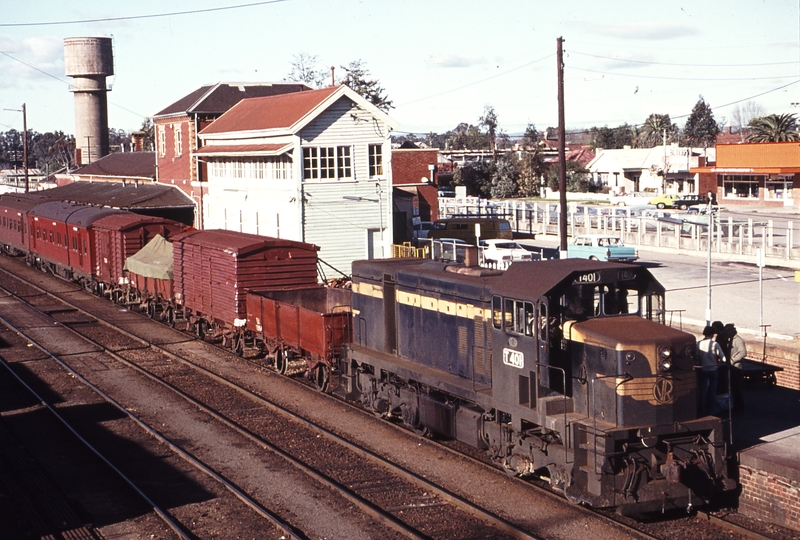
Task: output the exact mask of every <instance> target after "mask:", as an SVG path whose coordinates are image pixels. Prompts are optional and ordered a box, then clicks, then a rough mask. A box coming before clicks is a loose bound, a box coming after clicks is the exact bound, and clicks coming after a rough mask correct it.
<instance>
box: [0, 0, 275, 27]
mask: <svg viewBox="0 0 800 540" xmlns="http://www.w3.org/2000/svg"><path fill="white" fill-rule="evenodd" d="M288 1H289V0H264V1H263V2H252V3H249V4H238V5H235V6H223V7H216V8H205V9H192V10H187V11H175V12H172V13H153V14H150V15H129V16H123V17H103V18H100V19H77V20H72V21H44V22H30V23H0V28H11V27H22V26H56V25H64V24H90V23H99V22H111V21H132V20H136V19H155V18H158V17H174V16H177V15H192V14H196V13H211V12H214V11H225V10H229V9H241V8H248V7H254V6H263V5H267V4H278V3H281V2H288Z"/></svg>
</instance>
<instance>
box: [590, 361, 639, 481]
mask: <svg viewBox="0 0 800 540" xmlns="http://www.w3.org/2000/svg"><path fill="white" fill-rule="evenodd" d="M612 378H613V379H619V378H622V379H623V380H622V381H621V382H619V383H617V384H616V385H614V388H615V389H616V387H618V386H619V385H620V384H623V383H626V382H628V381H632V380H633V377H632V376H631V375H629V374H627V373H622V374H615V375H600V376H599V377H593V378H592V379H589V381H590V383H591V387H592V403H591V413H592V422H593V425H592V440H593V443H594V452H593V455H594V456H595V458H594V464H593V467H594V472H595V474H600V473H601V472H602V471H598V470H597V411H595V403H596V399H595V392H594V391H595V388H597V386H595V384H594V383H595V381H599V380H600V379H612ZM614 416H615V417H616V418H617V419H619V411H617V400H616V399H615V400H614ZM603 457H604V458H605V457H607V454H606V452H605V450H603Z"/></svg>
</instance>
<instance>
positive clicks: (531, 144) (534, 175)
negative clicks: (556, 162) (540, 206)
mask: <svg viewBox="0 0 800 540" xmlns="http://www.w3.org/2000/svg"><path fill="white" fill-rule="evenodd" d="M541 136H542V134H541V133H540V132H539V130H537V129H536V126H535V125H533V124H532V123H528V126H527V127H526V128H525V133H524V134H523V135H522V139H520V143H521V146H522V150H521V152H520V158H519V163H518V168H519V175H518V177H517V193H518V194H519V195H520V196H521V197H535V196H538V195H539V194H540V190H539V188H540V186H541V182H542V178H543V176H544V173H545V169H546V167H545V163H544V155H543V154H542V148H541V147H540V146H539V139H540V138H541Z"/></svg>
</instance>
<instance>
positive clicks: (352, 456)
mask: <svg viewBox="0 0 800 540" xmlns="http://www.w3.org/2000/svg"><path fill="white" fill-rule="evenodd" d="M28 286H30V284H28ZM7 292H8V293H9V294H11V292H10V291H7ZM37 293H38V294H37V295H36V296H39V295H40V294H47V293H45V292H44V291H37ZM16 298H18V299H19V301H22V297H21V296H16ZM49 298H50V299H51V300H55V299H56V297H55V296H50V297H49ZM40 301H41V299H40V298H39V299H37V300H36V301H35V302H33V303H39V302H40ZM26 303H27V305H28V306H29V307H31V308H32V307H33V305H32V304H33V303H31V302H26ZM41 308H42V311H43V312H45V313H48V314H50V315H53V316H54V317H55V318H56V320H58V319H63V320H64V321H66V323H65V324H64V325H63V327H64V328H71V331H73V332H76V333H78V334H80V335H81V336H82V337H83V339H85V340H86V341H87V342H88V343H90V344H91V345H93V346H94V347H95V348H96V349H97V350H100V351H102V352H103V354H104V355H108V356H110V357H112V358H113V359H114V360H115V361H117V362H121V363H123V364H125V365H126V366H127V367H129V368H132V369H135V370H136V371H137V372H138V373H139V374H142V375H145V376H146V377H148V378H149V379H150V380H151V381H154V382H156V383H158V384H160V385H162V386H163V387H165V388H169V390H170V391H172V392H174V393H176V394H177V395H179V396H180V397H181V398H182V399H184V400H185V401H186V402H188V403H189V404H191V405H192V406H194V407H196V408H197V409H199V410H202V411H203V412H204V413H206V414H208V415H210V416H212V417H213V418H214V419H215V420H216V421H217V422H220V423H222V424H224V425H225V426H226V427H228V428H229V429H231V430H233V431H235V432H236V433H237V434H238V435H240V436H242V437H244V438H246V439H248V440H249V441H250V442H252V443H255V444H256V445H258V446H259V447H261V448H263V449H265V450H267V451H269V452H271V453H273V454H275V455H278V456H280V457H281V458H282V459H284V460H286V461H288V462H289V463H291V465H292V466H294V467H295V468H297V469H299V470H301V471H302V472H303V473H305V474H307V475H309V476H312V477H313V478H314V479H315V481H317V482H319V483H321V484H323V485H325V486H326V487H327V488H328V489H330V490H331V491H333V492H335V493H336V494H337V495H338V496H339V497H341V498H344V499H346V500H348V501H349V502H350V503H351V504H353V505H354V506H356V507H358V508H359V509H360V511H361V512H364V513H365V514H367V515H369V516H370V517H371V518H372V519H374V520H376V521H377V522H379V523H381V524H382V525H384V526H386V527H387V528H389V529H393V530H394V531H395V532H396V533H398V534H399V535H400V536H402V537H406V538H458V537H463V536H465V535H467V536H471V535H473V534H475V533H478V534H482V533H487V532H489V533H491V536H492V537H497V538H538V536H536V535H534V534H531V533H529V532H526V531H525V530H523V529H522V528H520V527H517V526H515V525H513V524H511V523H510V522H508V521H506V520H504V519H502V518H500V517H498V516H495V515H493V514H491V513H490V512H487V511H485V510H483V509H481V508H480V507H478V506H476V505H474V504H471V503H469V502H468V501H466V500H465V499H463V498H461V497H458V496H457V495H454V494H452V493H449V492H448V491H447V490H445V489H442V488H441V487H439V486H436V485H435V484H434V483H432V482H430V481H426V480H425V479H423V478H421V477H419V476H417V475H414V474H413V473H411V472H410V471H408V470H404V469H403V468H402V467H398V466H396V465H394V464H391V463H390V462H387V461H386V460H385V459H384V458H381V457H380V456H378V455H377V454H375V453H374V452H371V451H369V450H368V449H366V448H363V447H361V446H359V445H357V444H355V443H353V442H350V441H347V440H345V439H344V438H342V437H340V436H337V435H336V434H334V433H333V432H331V431H329V430H326V429H325V428H322V427H320V426H318V425H315V424H313V423H312V422H309V421H308V420H304V419H302V418H300V417H299V416H297V415H295V414H293V413H291V412H290V411H288V410H287V409H285V408H282V407H280V406H278V405H276V404H274V403H271V402H269V401H268V400H265V399H263V398H261V397H259V396H257V395H255V394H254V393H252V392H250V391H247V390H246V389H243V388H242V387H241V386H239V385H236V384H234V383H232V382H231V381H228V380H226V379H224V378H223V377H220V376H219V375H216V374H214V373H212V372H211V371H209V370H207V369H205V368H203V367H202V366H199V365H198V364H196V363H193V362H191V361H189V360H187V359H186V358H184V357H181V356H179V355H176V354H174V353H172V352H170V351H168V350H167V349H165V348H163V347H159V346H157V345H149V344H148V343H146V341H145V340H142V339H141V338H138V337H136V336H134V335H133V334H131V333H129V332H124V331H122V330H121V329H116V330H117V331H121V332H123V333H124V334H125V335H126V337H127V338H128V339H129V340H130V343H127V344H125V343H122V342H121V341H122V340H120V339H119V337H113V336H108V335H107V334H108V333H107V332H105V331H100V332H96V331H94V330H93V327H94V326H96V325H94V324H92V323H91V319H92V315H91V314H89V313H86V312H84V313H81V314H80V315H79V316H77V317H76V316H75V314H76V313H77V311H71V310H70V309H69V308H68V307H58V306H53V305H50V304H49V303H48V304H45V305H44V306H41ZM71 308H72V309H73V310H77V309H78V308H77V307H76V306H71ZM3 322H4V323H5V324H6V325H7V326H9V327H13V328H14V330H15V331H17V332H19V333H20V334H21V335H24V337H25V339H27V340H28V341H30V342H34V341H35V340H34V338H33V337H32V336H30V335H27V334H24V333H23V332H22V330H21V329H19V328H16V327H14V325H13V324H12V323H11V322H9V321H3ZM103 326H104V327H105V328H111V327H112V326H113V325H109V324H108V323H103ZM92 334H99V335H95V336H92ZM109 339H110V340H112V341H113V342H114V343H113V345H109V344H108V343H104V342H103V340H106V341H107V340H109ZM41 347H42V348H43V349H44V348H45V347H44V346H43V345H42V346H41ZM112 348H115V349H118V350H120V351H121V352H123V353H125V352H127V353H128V356H129V357H130V356H133V357H136V360H132V359H131V358H125V357H123V356H122V355H121V354H117V353H116V352H114V351H113V350H112ZM131 353H134V354H131ZM142 364H146V365H148V366H149V369H145V368H144V367H142ZM64 367H65V369H70V370H71V368H69V367H68V365H67V364H66V362H65V363H64ZM71 373H72V374H73V375H74V376H76V377H80V375H79V374H78V373H77V372H75V371H74V370H71ZM85 383H86V384H91V383H89V381H88V380H86V381H85ZM198 394H201V396H198ZM106 399H109V400H110V399H111V398H110V397H107V396H106ZM254 407H259V409H255V408H254ZM130 408H131V406H130V405H125V406H122V405H120V409H121V410H125V411H127V410H128V409H130ZM223 411H224V412H223ZM243 411H247V412H246V413H243ZM237 415H238V416H239V418H238V419H237V420H234V419H232V417H233V416H237ZM276 415H281V416H282V417H283V419H281V420H278V419H277V418H276ZM268 417H271V420H270V421H269V422H268V423H267V424H262V425H260V426H259V425H257V424H258V423H259V421H258V420H259V419H261V418H268ZM287 420H288V421H291V422H293V423H294V425H290V426H286V425H277V424H280V423H281V422H285V421H287ZM140 422H141V424H140V425H142V426H143V427H145V426H146V424H145V423H144V422H143V421H140ZM146 429H149V428H147V427H146ZM303 430H305V431H306V433H302V431H303ZM276 431H278V432H280V433H287V432H291V433H292V437H291V441H288V442H290V443H291V444H288V445H287V444H284V445H281V444H279V443H277V442H275V441H272V440H270V438H269V436H268V434H269V433H270V432H276ZM259 433H260V434H259ZM151 434H154V435H158V434H157V432H155V431H153V432H152V433H151ZM265 434H267V435H265ZM320 437H324V438H325V440H326V445H327V444H329V443H330V442H335V443H336V444H337V445H338V446H339V448H336V449H335V450H333V451H332V450H331V449H330V448H326V447H325V446H326V445H323V446H322V447H321V446H320V443H319V440H318V439H319V438H320ZM283 442H284V443H286V442H287V441H283ZM281 446H290V447H294V448H293V449H284V448H282V447H281ZM174 449H176V450H178V451H179V449H178V448H177V445H174ZM298 450H299V451H298ZM298 454H300V455H301V456H300V457H296V456H297V455H298ZM303 454H304V455H303ZM187 455H188V452H187ZM197 465H200V466H201V465H202V464H200V463H198V464H197ZM208 474H211V473H208ZM217 476H219V475H217ZM217 479H218V480H219V481H224V479H222V478H217ZM239 496H242V495H241V494H240V495H239ZM289 530H291V528H289Z"/></svg>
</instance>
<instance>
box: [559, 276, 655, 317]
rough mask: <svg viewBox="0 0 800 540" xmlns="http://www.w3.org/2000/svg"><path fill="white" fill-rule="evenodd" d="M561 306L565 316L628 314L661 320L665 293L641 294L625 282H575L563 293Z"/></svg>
mask: <svg viewBox="0 0 800 540" xmlns="http://www.w3.org/2000/svg"><path fill="white" fill-rule="evenodd" d="M559 305H560V307H561V312H562V313H563V316H564V318H565V319H578V320H580V319H588V318H591V317H602V316H609V315H629V314H630V315H637V314H638V315H641V316H642V317H644V318H646V319H652V320H655V321H658V322H663V319H664V298H663V296H661V295H660V294H643V295H642V294H640V293H639V291H638V290H637V289H636V288H634V287H633V286H631V287H627V286H625V285H624V284H622V283H611V284H588V283H587V284H579V285H573V286H572V287H570V288H568V289H567V290H566V291H565V292H564V294H563V295H561V297H560V299H559Z"/></svg>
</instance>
